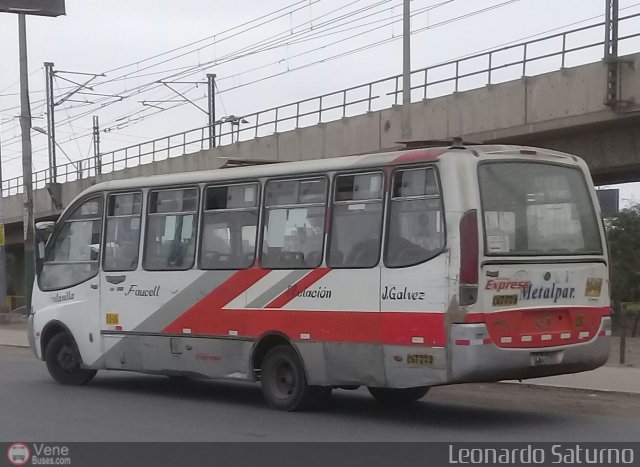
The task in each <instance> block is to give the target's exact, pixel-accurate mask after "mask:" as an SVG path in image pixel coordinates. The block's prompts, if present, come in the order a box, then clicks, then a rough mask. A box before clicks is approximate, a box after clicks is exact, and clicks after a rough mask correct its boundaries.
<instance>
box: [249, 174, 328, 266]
mask: <svg viewBox="0 0 640 467" xmlns="http://www.w3.org/2000/svg"><path fill="white" fill-rule="evenodd" d="M319 178H324V180H325V187H324V195H325V196H324V223H323V227H322V229H323V232H322V251H321V255H320V263H319V264H317V265H316V266H304V267H296V268H291V267H265V266H264V265H263V264H262V255H263V253H264V230H265V228H266V226H267V209H268V208H267V186H268V185H269V182H287V181H296V180H298V181H304V180H313V179H319ZM331 180H332V177H331V176H330V175H329V173H327V172H320V173H315V174H314V173H311V174H307V173H303V174H291V175H285V176H279V177H278V176H276V177H264V179H263V183H262V197H261V203H260V217H259V219H258V220H259V223H258V229H259V230H260V234H259V235H258V240H259V243H260V244H259V245H257V246H256V248H257V250H258V252H257V253H258V254H257V256H256V259H257V261H258V264H259V266H260V268H262V269H273V270H284V271H286V270H304V269H308V270H311V269H316V268H319V267H321V266H322V265H323V264H325V254H326V242H327V215H328V214H329V212H330V211H329V206H330V204H329V193H330V190H331ZM309 205H314V203H306V204H298V205H282V206H280V205H277V207H292V206H302V207H303V206H309ZM317 205H318V206H319V204H317Z"/></svg>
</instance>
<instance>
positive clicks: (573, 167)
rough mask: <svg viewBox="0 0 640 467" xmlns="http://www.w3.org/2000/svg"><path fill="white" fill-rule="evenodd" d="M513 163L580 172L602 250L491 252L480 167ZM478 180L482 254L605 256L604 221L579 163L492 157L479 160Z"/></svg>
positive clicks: (499, 256)
mask: <svg viewBox="0 0 640 467" xmlns="http://www.w3.org/2000/svg"><path fill="white" fill-rule="evenodd" d="M512 163H520V164H522V163H526V164H540V165H552V166H556V167H563V168H567V169H571V170H575V171H577V172H579V173H580V175H581V177H580V178H581V179H582V184H583V186H584V187H585V188H586V190H587V194H588V195H589V199H590V200H591V203H590V205H591V213H592V214H593V219H594V221H595V225H596V226H597V227H598V236H599V237H600V252H593V251H588V252H584V253H562V254H549V253H545V254H540V253H537V254H534V253H531V254H522V253H520V254H511V253H506V254H500V253H491V254H489V253H488V252H487V251H488V246H487V234H486V232H487V226H486V221H485V216H484V200H483V198H482V189H481V188H480V167H481V166H483V165H491V164H512ZM476 180H477V183H478V200H479V201H480V213H481V217H482V232H480V233H481V234H482V248H483V251H482V255H483V256H486V257H488V258H511V257H514V258H536V257H545V258H549V257H552V258H553V259H554V261H555V260H557V259H560V258H562V257H567V256H569V257H578V256H583V257H587V256H591V257H594V256H596V257H597V256H604V255H605V253H604V251H605V246H604V243H605V242H606V240H605V239H606V237H607V236H606V233H605V231H604V230H601V229H603V228H604V225H603V224H602V222H600V220H599V219H600V216H598V213H597V212H596V211H595V203H596V200H595V199H594V194H593V193H592V192H591V187H590V186H589V182H588V181H587V176H586V174H585V172H584V170H583V168H582V167H580V166H579V165H577V164H563V163H561V162H556V161H546V160H545V161H541V160H534V159H528V158H522V159H499V160H498V159H492V160H485V161H479V162H478V164H477V167H476ZM580 228H582V225H581V226H580ZM544 261H545V262H546V263H548V262H549V260H544Z"/></svg>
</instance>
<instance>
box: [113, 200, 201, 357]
mask: <svg viewBox="0 0 640 467" xmlns="http://www.w3.org/2000/svg"><path fill="white" fill-rule="evenodd" d="M148 204H149V207H148V209H147V211H148V216H147V221H146V227H145V233H144V234H142V232H141V226H142V219H143V216H142V211H143V209H142V205H143V203H142V193H140V192H131V193H113V194H110V195H109V196H108V197H107V210H106V211H107V212H106V224H105V230H106V232H105V237H106V241H105V253H104V257H103V268H102V269H103V270H102V277H101V290H102V300H101V308H102V330H103V334H105V336H106V337H105V350H107V349H108V348H109V347H110V346H111V345H113V344H114V343H115V342H117V341H118V339H119V338H120V337H122V335H123V334H125V333H134V334H133V335H138V336H148V337H152V336H153V335H155V336H156V337H157V336H158V334H159V333H161V332H162V331H163V329H164V328H165V327H166V326H168V325H169V324H170V323H171V322H172V321H174V320H175V319H176V318H177V317H178V316H179V315H180V314H182V313H183V312H184V311H186V309H188V308H189V306H190V305H189V303H190V302H189V303H188V300H187V299H186V298H185V297H184V294H183V293H182V292H184V289H185V288H186V287H187V286H188V285H189V284H191V283H192V282H194V281H195V280H196V278H197V277H198V275H201V273H200V272H198V271H193V270H191V269H192V268H193V264H194V261H195V242H196V231H197V227H196V225H197V206H198V190H197V188H186V189H182V188H180V189H166V190H155V191H151V192H150V193H149V203H148ZM141 243H142V245H141ZM178 298H182V299H184V300H183V301H184V303H183V304H182V306H178V305H177V304H176V306H174V307H173V308H172V309H171V310H169V309H168V307H167V304H168V303H169V302H172V303H173V302H176V300H178ZM185 300H186V301H185ZM178 301H179V300H178ZM109 336H111V337H112V339H111V340H109ZM156 340H157V339H156ZM167 348H168V344H167Z"/></svg>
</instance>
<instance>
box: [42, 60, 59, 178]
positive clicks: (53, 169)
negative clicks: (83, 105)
mask: <svg viewBox="0 0 640 467" xmlns="http://www.w3.org/2000/svg"><path fill="white" fill-rule="evenodd" d="M44 71H45V81H46V82H45V85H46V86H45V89H46V104H47V105H46V108H47V142H48V146H49V183H56V180H57V179H58V164H57V162H56V123H55V103H54V101H53V63H52V62H44Z"/></svg>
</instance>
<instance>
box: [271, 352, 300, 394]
mask: <svg viewBox="0 0 640 467" xmlns="http://www.w3.org/2000/svg"><path fill="white" fill-rule="evenodd" d="M274 379H275V381H274V383H275V384H274V395H275V396H276V397H278V398H279V399H286V398H288V397H291V395H292V394H293V392H294V391H295V388H296V375H295V372H294V370H293V367H292V366H291V364H289V362H287V361H281V362H279V363H278V366H277V367H276V371H275V378H274Z"/></svg>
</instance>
